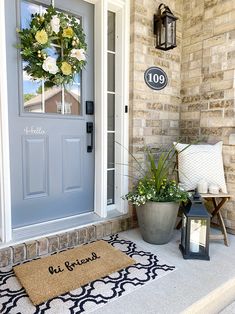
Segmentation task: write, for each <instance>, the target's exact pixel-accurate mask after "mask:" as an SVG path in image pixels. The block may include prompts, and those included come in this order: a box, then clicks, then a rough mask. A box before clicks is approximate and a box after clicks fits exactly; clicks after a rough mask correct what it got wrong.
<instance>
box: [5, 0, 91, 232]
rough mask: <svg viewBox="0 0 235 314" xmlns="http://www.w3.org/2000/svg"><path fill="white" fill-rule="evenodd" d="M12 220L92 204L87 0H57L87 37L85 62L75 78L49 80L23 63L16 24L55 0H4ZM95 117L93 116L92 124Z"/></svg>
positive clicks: (25, 221) (68, 212) (73, 211)
mask: <svg viewBox="0 0 235 314" xmlns="http://www.w3.org/2000/svg"><path fill="white" fill-rule="evenodd" d="M5 2H6V17H7V18H6V29H7V30H8V36H7V48H8V53H7V69H8V73H7V75H8V100H9V131H10V164H11V194H12V200H11V201H12V224H13V228H17V227H21V226H26V225H30V224H36V223H40V222H45V221H49V220H54V219H58V218H64V217H69V216H73V215H78V214H81V213H86V212H90V211H92V210H93V208H94V197H93V194H94V192H93V191H94V148H92V149H91V148H90V149H87V147H88V146H91V145H90V144H91V143H90V142H91V136H92V134H88V133H87V131H89V130H87V126H88V124H87V122H91V123H94V115H92V114H89V115H88V114H86V113H87V111H86V101H93V100H94V99H93V98H94V91H93V86H94V84H93V25H94V23H93V21H94V7H93V5H92V4H89V3H87V2H85V1H82V0H67V1H63V0H56V1H55V7H56V8H57V9H58V10H61V11H63V12H68V13H69V14H72V15H74V16H75V17H76V18H77V20H78V21H79V23H81V25H82V27H83V29H84V32H85V34H86V42H87V44H88V52H87V65H86V67H85V69H84V70H83V71H82V73H80V74H78V75H77V77H76V79H75V81H74V82H73V84H70V85H69V86H66V88H62V87H61V86H55V87H51V88H46V87H45V86H44V83H43V81H40V80H38V81H32V80H31V78H30V77H29V76H28V75H27V73H25V72H23V71H22V63H21V60H20V57H19V53H18V51H17V49H16V48H15V44H16V41H17V35H16V32H15V30H16V27H19V24H21V26H22V27H27V25H28V23H29V20H30V16H31V14H32V13H35V12H39V13H41V14H43V11H44V10H45V9H46V7H47V6H48V5H50V3H51V1H49V0H44V1H37V2H36V1H35V2H34V1H25V0H24V1H18V0H16V1H5ZM90 125H91V124H90Z"/></svg>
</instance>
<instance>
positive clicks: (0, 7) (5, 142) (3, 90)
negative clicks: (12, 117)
mask: <svg viewBox="0 0 235 314" xmlns="http://www.w3.org/2000/svg"><path fill="white" fill-rule="evenodd" d="M4 13H5V1H0V26H1V32H0V67H1V71H0V125H1V127H0V193H1V196H0V197H1V202H0V205H1V209H0V238H1V240H2V242H8V241H10V240H11V238H12V227H11V185H10V157H9V124H8V106H7V104H8V95H7V92H8V91H7V68H6V62H7V61H6V37H5V34H6V30H5V14H4Z"/></svg>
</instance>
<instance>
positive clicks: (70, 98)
mask: <svg viewBox="0 0 235 314" xmlns="http://www.w3.org/2000/svg"><path fill="white" fill-rule="evenodd" d="M44 103H45V106H44V108H45V109H43V100H42V94H37V95H35V96H33V97H32V98H31V99H29V100H28V101H26V102H25V103H24V111H25V112H35V113H36V112H38V113H43V112H45V113H57V114H60V113H62V90H61V88H60V87H54V88H52V89H49V90H46V91H45V92H44ZM64 106H65V108H64V113H65V114H70V115H81V105H80V96H79V95H78V94H75V93H73V92H72V91H69V90H66V89H65V90H64Z"/></svg>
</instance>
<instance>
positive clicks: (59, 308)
mask: <svg viewBox="0 0 235 314" xmlns="http://www.w3.org/2000/svg"><path fill="white" fill-rule="evenodd" d="M105 241H106V242H107V243H110V244H111V245H112V246H113V247H115V248H117V249H119V250H121V251H122V252H124V253H125V254H127V255H128V256H129V257H131V258H133V259H134V260H135V261H136V264H134V265H131V266H128V267H127V268H124V269H122V270H119V271H117V272H115V273H113V274H111V275H109V276H106V277H104V278H101V279H98V280H95V281H93V282H91V283H89V284H87V285H84V286H82V287H80V288H78V289H76V290H73V291H70V292H69V293H65V294H63V295H61V296H58V297H55V298H53V299H51V300H49V301H46V302H45V303H43V304H40V305H37V306H34V305H33V304H32V302H31V301H30V300H29V298H28V295H27V293H26V291H25V290H24V288H22V286H21V285H20V283H19V281H18V280H17V278H16V276H15V274H14V271H13V269H12V268H11V267H4V268H1V269H0V313H1V314H9V313H11V314H19V313H24V314H26V313H27V314H39V313H44V314H69V313H71V314H73V313H76V314H79V313H90V312H93V311H95V310H97V309H98V308H100V307H102V306H104V305H105V304H107V303H108V302H111V301H115V300H116V299H117V298H119V297H121V296H125V295H127V294H129V293H132V292H134V291H135V290H136V289H138V288H140V287H142V286H144V285H146V284H148V283H151V282H152V281H153V280H156V279H159V278H161V277H163V276H165V275H168V274H170V273H172V272H173V271H174V270H175V266H173V265H171V264H169V263H167V262H165V261H163V260H162V259H161V257H159V256H158V255H154V254H153V253H151V252H147V251H145V250H143V249H142V248H140V247H138V246H137V245H136V244H135V243H134V242H132V241H130V240H127V239H124V238H121V237H120V236H119V235H118V234H116V235H112V236H109V237H107V238H105ZM161 289H162V281H160V282H159V290H161ZM156 302H157V301H156Z"/></svg>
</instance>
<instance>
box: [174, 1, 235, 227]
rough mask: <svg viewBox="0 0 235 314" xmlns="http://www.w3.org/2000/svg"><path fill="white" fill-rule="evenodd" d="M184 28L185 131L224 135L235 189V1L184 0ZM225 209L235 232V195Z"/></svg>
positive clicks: (211, 137)
mask: <svg viewBox="0 0 235 314" xmlns="http://www.w3.org/2000/svg"><path fill="white" fill-rule="evenodd" d="M183 30H184V31H183V38H182V68H181V69H182V73H181V78H182V81H181V84H182V90H181V96H182V105H181V115H180V127H181V135H182V136H183V137H184V139H185V140H186V141H191V140H195V139H198V138H200V137H201V138H203V139H204V140H205V141H207V142H212V143H213V142H217V141H219V140H222V141H223V143H224V150H223V156H224V164H225V171H226V181H227V184H228V189H229V192H230V193H232V194H234V195H235V158H234V156H235V135H234V134H235V104H234V99H235V84H234V82H235V81H234V80H235V1H234V0H184V1H183ZM223 215H224V217H225V222H226V225H227V227H228V228H229V229H230V231H232V232H233V233H235V200H232V201H231V202H230V203H229V204H228V205H227V207H226V208H225V210H224V212H223ZM232 229H233V230H232Z"/></svg>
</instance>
